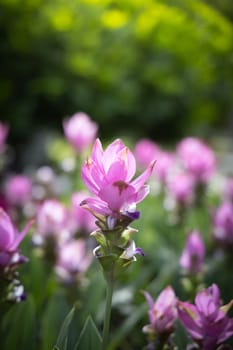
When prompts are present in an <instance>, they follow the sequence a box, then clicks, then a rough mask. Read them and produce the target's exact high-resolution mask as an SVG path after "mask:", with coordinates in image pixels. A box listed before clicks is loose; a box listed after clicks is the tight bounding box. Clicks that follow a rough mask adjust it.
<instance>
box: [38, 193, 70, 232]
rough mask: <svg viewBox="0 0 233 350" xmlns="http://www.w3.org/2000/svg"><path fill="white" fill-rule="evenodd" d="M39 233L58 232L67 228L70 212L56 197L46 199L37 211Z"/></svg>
mask: <svg viewBox="0 0 233 350" xmlns="http://www.w3.org/2000/svg"><path fill="white" fill-rule="evenodd" d="M37 227H38V233H39V234H41V235H45V236H46V235H51V234H57V233H60V232H62V231H64V230H66V229H67V227H68V214H67V210H66V208H65V206H64V205H63V204H62V203H60V202H59V201H57V200H56V199H47V200H45V201H44V202H43V203H42V205H41V207H40V208H39V209H38V213H37Z"/></svg>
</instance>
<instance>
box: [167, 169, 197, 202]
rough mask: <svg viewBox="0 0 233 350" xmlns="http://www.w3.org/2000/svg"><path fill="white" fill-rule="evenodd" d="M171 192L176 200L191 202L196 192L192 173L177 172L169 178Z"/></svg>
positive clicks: (168, 186) (168, 183) (168, 187)
mask: <svg viewBox="0 0 233 350" xmlns="http://www.w3.org/2000/svg"><path fill="white" fill-rule="evenodd" d="M167 189H168V192H169V194H170V195H171V196H172V197H173V198H174V199H175V201H176V202H178V203H181V204H190V203H191V202H192V199H193V194H194V180H193V177H192V176H191V175H190V174H187V173H175V174H172V175H171V176H170V178H169V179H168V180H167Z"/></svg>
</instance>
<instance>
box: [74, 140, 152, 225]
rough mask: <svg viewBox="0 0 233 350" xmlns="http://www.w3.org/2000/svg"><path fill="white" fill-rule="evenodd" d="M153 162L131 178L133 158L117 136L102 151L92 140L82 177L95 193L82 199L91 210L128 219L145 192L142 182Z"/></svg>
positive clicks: (146, 177) (98, 142) (149, 172)
mask: <svg viewBox="0 0 233 350" xmlns="http://www.w3.org/2000/svg"><path fill="white" fill-rule="evenodd" d="M153 166H154V162H152V163H151V164H150V166H149V167H148V168H147V169H146V170H145V171H144V172H143V173H142V174H141V175H140V176H139V177H137V178H136V179H135V180H133V181H131V180H132V177H133V176H134V174H135V171H136V162H135V158H134V155H133V154H132V152H131V151H130V150H129V149H128V148H127V147H125V145H124V143H123V142H122V141H121V140H119V139H117V140H115V141H114V142H113V143H111V144H110V145H109V146H108V147H107V148H106V150H105V151H103V149H102V145H101V142H100V140H99V139H97V140H96V142H95V144H94V147H93V151H92V156H91V157H90V158H88V159H87V160H86V162H85V164H84V165H83V167H82V172H81V175H82V179H83V181H84V183H85V184H86V186H87V187H88V189H89V190H90V191H91V192H92V193H93V194H94V195H95V196H96V197H94V198H87V199H85V201H84V202H83V205H85V207H86V208H88V209H89V210H91V211H92V212H93V213H98V214H102V215H104V216H109V215H111V216H116V217H117V216H118V215H119V213H121V214H124V215H126V216H129V217H130V218H132V219H135V218H138V215H139V212H137V211H136V204H137V203H139V202H141V201H142V200H143V199H144V198H145V197H146V195H147V194H148V193H149V187H148V186H146V185H145V182H146V181H147V179H148V178H149V176H150V175H151V172H152V170H153Z"/></svg>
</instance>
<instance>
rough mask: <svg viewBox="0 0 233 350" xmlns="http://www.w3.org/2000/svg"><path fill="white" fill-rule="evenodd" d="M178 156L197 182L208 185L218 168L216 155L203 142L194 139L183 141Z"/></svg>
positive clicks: (179, 146) (189, 138) (178, 147)
mask: <svg viewBox="0 0 233 350" xmlns="http://www.w3.org/2000/svg"><path fill="white" fill-rule="evenodd" d="M177 154H178V156H179V157H180V159H181V161H182V163H183V165H184V167H185V169H187V170H188V171H190V173H191V174H192V175H193V176H194V178H195V180H196V181H198V182H204V183H206V182H207V181H208V180H209V179H210V178H211V176H212V175H213V173H214V171H215V168H216V159H215V154H214V152H213V151H212V149H211V148H210V147H208V146H207V145H205V144H204V143H203V142H202V141H201V140H199V139H197V138H194V137H187V138H185V139H183V140H182V141H181V142H180V143H179V144H178V146H177Z"/></svg>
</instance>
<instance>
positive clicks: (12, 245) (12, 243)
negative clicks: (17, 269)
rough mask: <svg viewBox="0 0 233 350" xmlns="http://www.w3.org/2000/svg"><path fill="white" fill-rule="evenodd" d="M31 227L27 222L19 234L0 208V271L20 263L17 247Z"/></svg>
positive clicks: (30, 223)
mask: <svg viewBox="0 0 233 350" xmlns="http://www.w3.org/2000/svg"><path fill="white" fill-rule="evenodd" d="M31 225H32V222H29V223H28V224H27V225H26V227H25V229H24V230H23V231H22V232H21V233H19V232H18V231H17V229H16V228H15V227H14V225H13V223H12V221H11V219H10V218H9V216H8V215H7V214H6V213H5V211H4V210H3V209H1V208H0V269H1V268H4V267H6V266H8V265H11V264H18V263H20V261H21V258H22V257H21V256H20V255H19V254H18V246H19V244H20V242H21V241H22V240H23V238H24V237H25V235H26V233H27V232H28V230H29V228H30V226H31Z"/></svg>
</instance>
